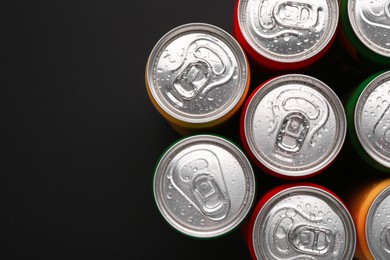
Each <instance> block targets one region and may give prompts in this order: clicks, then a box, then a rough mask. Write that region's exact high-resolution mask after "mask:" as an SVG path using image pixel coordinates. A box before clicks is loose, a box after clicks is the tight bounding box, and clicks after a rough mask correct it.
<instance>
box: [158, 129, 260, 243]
mask: <svg viewBox="0 0 390 260" xmlns="http://www.w3.org/2000/svg"><path fill="white" fill-rule="evenodd" d="M153 185H154V186H153V188H154V196H155V200H156V203H157V206H158V208H159V210H160V212H161V213H162V215H163V217H164V218H165V219H166V220H167V222H168V223H170V224H171V225H172V226H173V227H174V228H175V229H176V230H178V231H180V232H182V233H184V234H186V235H189V236H193V237H198V238H211V237H216V236H220V235H223V234H226V233H227V232H229V231H231V230H232V229H234V228H235V227H237V226H238V225H239V224H240V223H241V221H242V220H243V219H244V218H245V217H246V215H247V214H248V212H249V210H250V209H251V207H252V204H253V200H254V196H255V179H254V174H253V170H252V167H251V165H250V163H249V161H248V159H247V158H246V156H245V155H244V154H243V153H242V152H241V150H240V149H239V148H238V147H237V146H236V145H234V144H233V143H231V142H230V141H228V140H226V139H223V138H221V137H216V136H212V135H196V136H192V137H188V138H186V139H182V140H180V141H179V142H177V143H176V144H174V145H173V146H172V147H171V148H170V149H169V150H168V151H167V152H166V153H165V154H164V155H163V156H162V158H161V160H160V161H159V163H158V165H157V168H156V171H155V176H154V183H153Z"/></svg>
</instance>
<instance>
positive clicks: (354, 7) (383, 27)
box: [347, 0, 390, 57]
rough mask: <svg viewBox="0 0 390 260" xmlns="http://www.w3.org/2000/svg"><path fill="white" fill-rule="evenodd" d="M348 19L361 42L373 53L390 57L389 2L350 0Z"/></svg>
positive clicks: (381, 0) (383, 0)
mask: <svg viewBox="0 0 390 260" xmlns="http://www.w3.org/2000/svg"><path fill="white" fill-rule="evenodd" d="M347 9H348V18H349V21H350V24H351V27H352V29H353V31H354V32H355V34H356V36H357V37H358V38H359V40H360V41H361V42H362V43H363V44H364V45H365V46H366V47H367V48H368V49H370V50H372V51H373V52H375V53H377V54H379V55H382V56H384V57H390V38H389V30H390V5H389V1H387V0H377V1H367V0H349V1H348V7H347Z"/></svg>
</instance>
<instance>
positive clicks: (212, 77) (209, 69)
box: [145, 23, 250, 135]
mask: <svg viewBox="0 0 390 260" xmlns="http://www.w3.org/2000/svg"><path fill="white" fill-rule="evenodd" d="M145 81H146V88H147V92H148V95H149V98H150V100H151V101H152V103H153V105H154V106H155V107H156V109H157V110H158V111H159V113H160V114H161V115H162V116H164V118H166V119H167V120H168V122H169V123H170V124H171V125H172V127H173V128H174V129H175V130H176V131H177V132H178V133H180V134H182V135H188V134H191V133H194V132H196V131H197V130H198V131H199V130H209V129H212V128H215V127H217V126H219V125H221V124H222V123H224V122H226V121H227V120H228V119H229V118H230V117H232V116H233V115H234V114H235V113H236V112H237V110H238V109H239V108H240V107H241V105H242V103H243V102H244V99H245V97H246V95H247V93H248V88H249V82H250V71H249V64H248V62H247V59H246V56H245V53H244V51H243V50H242V48H241V46H240V45H239V44H238V42H237V41H236V40H235V39H234V38H233V37H232V36H231V35H230V34H228V33H227V32H225V31H224V30H222V29H220V28H218V27H216V26H213V25H210V24H204V23H191V24H185V25H182V26H179V27H177V28H175V29H173V30H171V31H170V32H168V33H167V34H165V35H164V36H163V37H162V38H161V39H160V40H159V41H158V42H157V44H156V45H155V46H154V48H153V50H152V52H151V54H150V56H149V59H148V61H147V65H146V72H145Z"/></svg>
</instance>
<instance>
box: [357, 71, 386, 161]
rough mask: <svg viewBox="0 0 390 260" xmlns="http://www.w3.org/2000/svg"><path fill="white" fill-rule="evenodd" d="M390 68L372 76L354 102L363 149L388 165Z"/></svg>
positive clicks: (358, 134)
mask: <svg viewBox="0 0 390 260" xmlns="http://www.w3.org/2000/svg"><path fill="white" fill-rule="evenodd" d="M389 102H390V71H388V72H384V73H382V74H380V75H379V76H377V77H376V78H374V79H373V80H372V81H371V82H370V83H368V84H367V86H366V87H365V88H364V90H363V91H362V93H361V94H360V96H359V99H358V101H357V103H356V107H355V114H354V121H355V130H356V134H357V137H358V139H359V141H360V143H361V145H362V146H363V148H364V150H365V151H366V152H367V153H368V154H369V155H370V156H371V157H372V158H373V159H374V160H375V161H377V162H378V163H380V164H381V165H384V166H385V167H388V168H389V167H390V103H389Z"/></svg>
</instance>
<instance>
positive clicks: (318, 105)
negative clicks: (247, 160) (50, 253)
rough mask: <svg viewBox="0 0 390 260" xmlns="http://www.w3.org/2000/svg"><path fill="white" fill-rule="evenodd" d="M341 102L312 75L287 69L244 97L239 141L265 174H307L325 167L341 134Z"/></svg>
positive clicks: (343, 130) (339, 145) (336, 149)
mask: <svg viewBox="0 0 390 260" xmlns="http://www.w3.org/2000/svg"><path fill="white" fill-rule="evenodd" d="M346 127H347V123H346V116H345V111H344V107H343V105H342V103H341V101H340V100H339V98H338V97H337V95H336V94H335V93H334V92H333V90H332V89H331V88H330V87H329V86H327V85H326V84H325V83H323V82H322V81H320V80H318V79H317V78H314V77H311V76H307V75H303V74H286V75H282V76H278V77H275V78H272V79H270V80H268V81H265V82H264V83H262V84H261V85H259V87H258V88H257V89H256V90H254V91H253V92H252V93H251V95H250V96H249V98H248V99H247V101H246V103H245V105H244V109H243V111H242V114H241V122H240V131H241V140H242V143H243V146H244V148H245V149H246V151H247V154H248V155H249V156H250V157H251V159H252V160H253V161H254V162H255V163H256V164H257V165H258V166H259V167H260V168H261V169H262V170H263V171H265V172H266V173H269V174H271V175H274V176H276V177H279V178H284V179H301V178H308V177H311V176H313V175H315V174H318V173H320V172H322V171H323V170H325V169H326V168H327V167H328V166H329V165H330V164H331V163H332V162H333V161H334V160H335V159H336V157H337V155H338V154H339V152H340V150H341V148H342V146H343V143H344V140H345V136H346Z"/></svg>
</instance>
